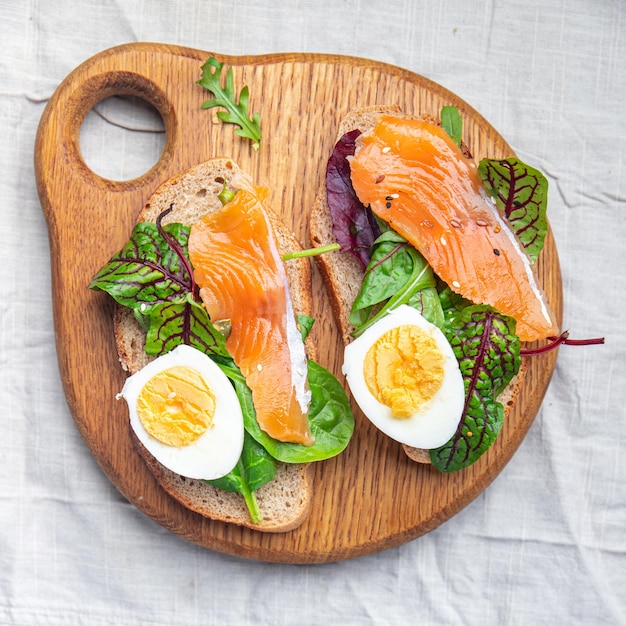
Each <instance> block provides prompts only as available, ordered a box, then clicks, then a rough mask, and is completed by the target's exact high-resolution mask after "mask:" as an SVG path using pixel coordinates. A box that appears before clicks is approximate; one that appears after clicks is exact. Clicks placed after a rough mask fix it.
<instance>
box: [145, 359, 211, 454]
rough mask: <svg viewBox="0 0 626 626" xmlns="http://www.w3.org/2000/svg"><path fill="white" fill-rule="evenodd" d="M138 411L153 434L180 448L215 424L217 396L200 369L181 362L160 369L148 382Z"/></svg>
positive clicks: (160, 439)
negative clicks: (180, 363)
mask: <svg viewBox="0 0 626 626" xmlns="http://www.w3.org/2000/svg"><path fill="white" fill-rule="evenodd" d="M137 413H138V415H139V420H140V421H141V423H142V425H143V427H144V428H145V429H146V431H147V432H148V433H149V434H150V435H152V436H153V437H154V438H155V439H157V440H158V441H160V442H161V443H164V444H166V445H169V446H176V447H178V448H180V447H182V446H186V445H189V444H190V443H192V442H194V441H195V440H196V439H198V438H199V437H200V436H201V435H202V434H203V433H204V432H205V431H206V430H207V429H208V428H209V427H210V426H211V422H212V420H213V414H214V413H215V396H214V395H213V392H212V391H211V388H210V387H209V385H207V383H206V381H205V380H204V378H203V377H202V376H201V375H200V373H199V372H198V371H196V370H195V369H193V368H191V367H186V366H182V365H179V366H176V367H170V368H169V369H166V370H163V371H162V372H159V373H158V374H156V375H155V376H153V377H152V378H151V379H150V380H149V381H148V382H147V383H146V384H145V385H144V387H143V389H142V390H141V393H140V394H139V398H138V400H137Z"/></svg>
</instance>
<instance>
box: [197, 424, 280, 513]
mask: <svg viewBox="0 0 626 626" xmlns="http://www.w3.org/2000/svg"><path fill="white" fill-rule="evenodd" d="M275 474H276V461H275V460H274V459H273V458H272V457H271V456H270V455H269V454H268V452H267V451H266V450H265V449H264V448H263V446H261V445H260V444H258V443H257V442H256V441H255V440H254V439H253V438H252V437H251V436H250V435H249V434H248V433H246V432H244V439H243V451H242V453H241V457H240V458H239V461H238V462H237V465H236V466H235V467H234V468H233V469H232V470H231V471H230V472H229V473H228V474H226V476H222V477H221V478H217V479H215V480H206V481H204V482H206V483H208V484H209V485H213V486H214V487H217V488H218V489H221V490H222V491H229V492H234V493H239V494H241V495H242V496H243V498H244V500H245V502H246V505H247V507H248V511H249V512H250V519H251V520H252V521H253V522H254V523H255V524H258V523H259V522H260V521H261V520H262V516H261V512H260V510H259V505H258V503H257V500H256V497H255V495H254V492H255V491H256V490H257V489H258V488H259V487H262V486H263V485H266V484H267V483H269V482H271V481H272V480H274V476H275Z"/></svg>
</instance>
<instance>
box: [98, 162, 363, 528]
mask: <svg viewBox="0 0 626 626" xmlns="http://www.w3.org/2000/svg"><path fill="white" fill-rule="evenodd" d="M267 194H268V190H267V189H265V188H261V187H257V186H255V185H254V184H253V182H252V180H251V179H250V177H249V176H248V175H247V174H245V173H244V172H243V171H242V170H241V169H240V168H239V167H238V166H237V165H236V164H235V163H234V162H233V161H232V160H231V159H227V158H216V159H213V160H210V161H208V162H206V163H202V164H200V165H197V166H195V167H193V168H191V169H190V170H188V171H185V172H183V173H181V174H180V175H178V176H175V177H174V178H172V179H170V180H168V181H166V182H165V183H164V184H162V185H161V186H160V187H159V188H158V189H157V190H156V191H155V192H154V194H153V195H152V197H151V198H150V200H149V201H148V203H147V204H146V206H145V207H144V208H143V210H142V211H141V212H140V214H139V216H138V218H137V224H136V226H135V228H134V230H133V232H132V234H130V239H129V241H128V243H127V244H126V245H125V246H124V248H123V249H122V250H120V251H119V252H118V253H117V254H115V255H114V256H113V257H112V258H111V259H110V261H109V262H108V263H107V264H106V265H105V266H104V267H103V268H102V269H101V270H100V271H99V272H98V274H97V275H96V276H95V277H94V279H93V281H92V282H91V285H90V287H91V288H92V289H95V290H101V291H105V292H107V293H108V294H110V295H111V296H112V297H113V298H114V299H115V300H116V303H117V304H116V309H115V317H114V329H115V340H116V343H117V349H118V354H119V358H120V361H121V365H122V367H123V368H124V369H125V370H127V371H128V372H129V374H130V376H129V377H128V379H127V380H126V383H125V384H124V387H123V389H122V390H120V394H119V397H120V398H124V399H125V400H126V402H127V403H128V408H129V416H130V426H131V428H130V432H131V436H132V437H133V440H134V442H135V444H136V447H137V449H138V450H139V452H140V453H141V455H142V456H143V458H144V459H145V461H146V463H147V464H148V466H149V468H150V470H151V471H152V472H153V474H154V476H155V477H156V479H157V480H158V482H159V483H160V484H161V485H162V487H163V488H164V489H165V490H166V491H167V492H168V493H169V494H170V495H172V496H173V497H174V498H176V499H177V500H178V501H180V502H181V503H182V504H184V506H186V507H188V508H190V509H192V510H193V511H196V512H198V513H200V514H202V515H205V516H207V517H209V518H212V519H215V520H221V521H224V522H231V523H235V524H239V525H243V526H248V527H250V528H254V529H257V530H261V531H268V532H284V531H287V530H290V529H293V528H295V527H297V526H298V525H300V524H301V523H302V521H303V520H304V519H305V518H306V515H307V513H308V511H309V506H310V502H311V497H312V489H313V485H312V466H311V462H313V461H320V460H323V459H327V458H330V457H332V456H334V455H337V454H339V453H340V452H342V451H343V450H344V449H345V447H346V446H347V444H348V442H349V440H350V438H351V435H352V431H353V427H354V418H353V415H352V412H351V408H350V404H349V401H348V399H347V397H346V394H345V392H344V390H343V388H342V387H341V385H340V384H339V382H338V381H337V379H336V378H335V377H334V376H333V375H332V374H330V373H329V372H328V371H327V370H325V369H324V368H323V367H321V366H320V365H318V364H317V363H316V362H315V356H316V355H315V346H314V344H313V342H312V340H311V337H310V335H309V334H308V331H309V330H310V328H311V325H312V324H313V319H312V318H311V317H310V314H311V285H310V279H311V276H310V260H309V259H308V258H307V257H304V256H300V255H299V251H301V246H300V244H299V242H298V240H297V238H296V237H295V236H294V235H293V233H292V232H291V230H290V229H289V228H288V227H287V226H286V225H285V224H284V223H283V222H282V221H281V219H280V218H279V216H278V214H277V213H276V212H274V211H272V209H271V208H270V207H269V206H268V203H267ZM287 258H288V259H289V260H285V259H287Z"/></svg>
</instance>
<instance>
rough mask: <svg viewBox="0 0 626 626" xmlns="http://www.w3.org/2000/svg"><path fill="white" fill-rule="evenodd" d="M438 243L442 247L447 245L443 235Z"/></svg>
mask: <svg viewBox="0 0 626 626" xmlns="http://www.w3.org/2000/svg"><path fill="white" fill-rule="evenodd" d="M439 241H441V245H442V246H447V245H448V242H447V241H446V238H445V237H444V236H443V235H441V238H440V239H439Z"/></svg>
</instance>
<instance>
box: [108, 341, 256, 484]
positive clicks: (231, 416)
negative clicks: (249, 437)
mask: <svg viewBox="0 0 626 626" xmlns="http://www.w3.org/2000/svg"><path fill="white" fill-rule="evenodd" d="M175 366H187V367H189V368H193V369H194V370H196V371H197V372H199V373H200V374H201V376H202V377H203V378H204V380H205V382H206V383H207V385H208V386H209V387H210V388H211V390H212V392H213V394H214V395H215V414H214V415H213V420H212V424H211V426H210V427H209V428H208V429H207V430H206V432H204V433H203V434H202V435H201V436H200V437H198V439H196V440H195V441H193V442H192V443H190V444H189V445H186V446H183V447H180V448H178V447H175V446H169V445H167V444H164V443H161V442H160V441H158V440H157V439H155V438H154V437H153V436H152V435H150V434H149V433H148V432H147V431H146V429H145V428H144V427H143V424H142V423H141V420H140V419H139V415H138V413H137V400H138V398H139V395H140V393H141V390H142V389H143V387H144V386H145V384H146V383H147V382H148V381H149V380H150V379H151V378H152V377H153V376H155V375H156V374H158V373H159V372H162V371H163V370H166V369H169V368H171V367H175ZM118 398H124V399H125V400H126V403H127V404H128V410H129V415H130V425H131V427H132V429H133V430H134V432H135V434H136V435H137V437H138V439H139V441H140V442H141V443H142V444H143V445H144V446H145V447H146V449H147V450H148V451H149V452H150V453H151V454H152V455H153V456H154V457H155V458H156V459H157V460H158V461H159V462H160V463H161V464H162V465H164V466H165V467H167V468H168V469H170V470H172V471H173V472H176V473H177V474H180V475H182V476H186V477H188V478H197V479H205V480H213V479H216V478H221V477H222V476H224V475H226V474H228V473H229V472H230V471H231V470H232V469H233V468H234V467H235V465H236V464H237V461H238V460H239V457H240V456H241V451H242V448H243V437H244V427H243V414H242V412H241V405H240V404H239V400H238V399H237V394H236V393H235V390H234V388H233V386H232V385H231V383H230V381H229V380H228V378H227V377H226V375H225V374H224V373H223V372H222V370H220V368H219V367H218V366H217V365H216V364H215V363H214V362H213V361H212V360H211V359H210V358H209V357H208V356H207V355H206V354H203V353H202V352H200V351H199V350H196V349H195V348H192V347H191V346H187V345H180V346H177V347H176V348H174V350H172V351H171V352H168V353H166V354H164V355H162V356H159V357H158V358H156V359H155V360H154V361H151V362H150V363H149V364H148V365H146V366H145V367H144V368H142V369H141V370H139V371H138V372H136V373H135V374H133V375H132V376H130V377H129V378H128V379H127V380H126V382H125V384H124V386H123V388H122V391H121V392H120V393H119V394H118Z"/></svg>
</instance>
